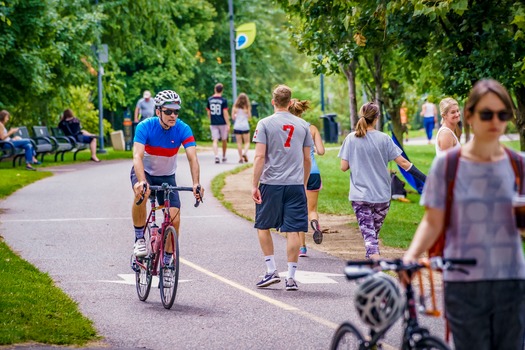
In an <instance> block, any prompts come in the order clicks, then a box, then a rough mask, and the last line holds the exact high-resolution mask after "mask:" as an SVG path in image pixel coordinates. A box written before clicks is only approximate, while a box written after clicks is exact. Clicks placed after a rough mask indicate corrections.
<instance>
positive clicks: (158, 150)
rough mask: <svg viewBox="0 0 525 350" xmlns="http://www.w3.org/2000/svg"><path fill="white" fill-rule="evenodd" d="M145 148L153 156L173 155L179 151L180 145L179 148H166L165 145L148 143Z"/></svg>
mask: <svg viewBox="0 0 525 350" xmlns="http://www.w3.org/2000/svg"><path fill="white" fill-rule="evenodd" d="M145 150H146V152H147V153H148V154H150V155H152V156H160V157H173V156H174V155H176V154H177V153H179V147H177V148H165V147H155V146H149V145H146V147H145Z"/></svg>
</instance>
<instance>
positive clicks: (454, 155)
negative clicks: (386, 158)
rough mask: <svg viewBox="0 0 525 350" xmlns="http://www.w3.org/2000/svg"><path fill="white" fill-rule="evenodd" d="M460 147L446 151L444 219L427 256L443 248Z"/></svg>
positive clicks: (431, 255) (436, 253)
mask: <svg viewBox="0 0 525 350" xmlns="http://www.w3.org/2000/svg"><path fill="white" fill-rule="evenodd" d="M460 156H461V148H456V149H452V150H450V151H449V152H447V155H446V163H445V195H446V197H445V221H444V224H443V229H442V231H441V234H440V235H439V237H438V239H437V241H436V242H435V243H434V245H433V246H432V247H431V248H430V249H429V250H428V256H429V257H434V256H443V250H444V249H445V233H446V231H447V228H448V226H449V225H450V214H451V212H452V201H453V200H454V184H455V182H456V173H457V171H458V164H459V157H460Z"/></svg>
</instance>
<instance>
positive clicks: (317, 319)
mask: <svg viewBox="0 0 525 350" xmlns="http://www.w3.org/2000/svg"><path fill="white" fill-rule="evenodd" d="M180 262H181V263H183V264H184V265H186V266H189V267H191V268H193V269H195V270H197V271H200V272H202V273H204V274H206V275H208V276H210V277H213V278H215V279H217V280H219V281H221V282H223V283H225V284H227V285H230V286H232V287H234V288H237V289H239V290H240V291H243V292H245V293H247V294H250V295H251V296H254V297H256V298H258V299H261V300H262V301H265V302H267V303H269V304H272V305H274V306H277V307H279V308H281V309H283V310H286V311H290V312H293V313H295V314H297V315H300V316H302V317H304V318H307V319H309V320H311V321H314V322H317V323H320V324H322V325H323V326H326V327H328V328H331V329H333V330H336V329H337V328H339V325H338V324H336V323H334V322H331V321H329V320H326V319H324V318H322V317H319V316H317V315H314V314H312V313H310V312H308V311H304V310H301V309H299V308H296V307H295V306H292V305H289V304H286V303H283V302H282V301H279V300H276V299H273V298H270V297H268V296H266V295H263V294H261V293H258V292H256V291H254V290H252V289H249V288H246V287H244V286H242V285H240V284H238V283H236V282H233V281H230V280H229V279H227V278H224V277H222V276H219V275H217V274H216V273H213V272H211V271H208V270H206V269H205V268H203V267H201V266H199V265H196V264H194V263H192V262H190V261H188V260H186V259H184V258H180ZM298 272H299V271H298ZM321 274H322V273H321ZM324 275H332V276H339V275H337V274H324ZM314 283H315V282H314ZM336 283H337V282H336ZM382 345H383V349H385V350H395V349H396V348H395V347H393V346H391V345H389V344H387V343H384V342H383V343H382Z"/></svg>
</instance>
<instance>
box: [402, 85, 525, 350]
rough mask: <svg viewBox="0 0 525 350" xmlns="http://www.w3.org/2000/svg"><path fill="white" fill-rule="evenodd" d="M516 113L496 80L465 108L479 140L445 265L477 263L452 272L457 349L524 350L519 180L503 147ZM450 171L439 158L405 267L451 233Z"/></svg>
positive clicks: (460, 173)
mask: <svg viewBox="0 0 525 350" xmlns="http://www.w3.org/2000/svg"><path fill="white" fill-rule="evenodd" d="M513 111H514V107H513V102H512V99H511V98H510V96H509V93H508V92H507V90H506V89H505V88H504V87H503V86H502V85H501V84H500V83H498V82H497V81H495V80H481V81H479V82H477V83H476V84H475V85H474V87H473V88H472V90H471V92H470V95H469V98H468V100H467V103H466V105H465V121H466V122H467V123H468V124H469V125H470V126H471V128H472V132H473V133H474V135H475V137H474V138H473V139H472V140H470V141H469V142H468V143H466V144H465V145H464V146H463V147H462V148H461V149H460V153H459V162H458V165H457V172H456V175H455V183H454V184H453V199H452V203H451V205H450V206H449V208H450V215H449V220H450V224H449V225H448V226H447V228H446V232H445V247H444V251H443V255H444V257H445V258H474V259H476V261H477V263H476V265H475V266H469V267H465V270H467V271H468V274H464V273H460V272H459V271H445V272H444V280H445V288H444V294H445V299H444V300H445V310H446V317H447V320H448V321H449V324H450V329H451V331H452V335H453V337H454V343H455V347H456V349H457V350H462V349H509V350H512V349H514V350H518V349H519V350H523V345H524V344H523V341H524V337H525V259H524V256H523V249H522V244H521V239H520V233H519V231H518V228H517V225H516V219H515V215H514V213H513V208H512V198H513V196H514V195H515V192H516V183H515V182H516V181H515V179H516V176H515V173H514V170H513V168H512V163H511V159H510V158H509V156H508V154H507V152H506V151H505V149H504V146H503V145H502V144H501V143H500V141H499V139H500V136H501V135H502V134H503V133H504V132H505V128H506V127H507V123H508V122H509V121H510V120H511V119H512V118H513V117H514V113H513ZM522 158H523V157H522ZM519 160H521V162H523V159H519ZM446 166H447V156H438V157H436V158H435V159H434V163H433V164H432V167H431V170H430V174H429V175H428V177H427V181H426V183H425V188H424V190H423V195H422V197H421V204H422V205H424V206H425V209H426V210H425V215H424V217H423V220H422V221H421V223H420V224H419V227H418V228H417V231H416V234H415V236H414V239H413V241H412V243H411V245H410V247H409V249H408V251H407V252H406V254H405V256H404V258H403V260H404V261H405V262H413V261H415V260H416V259H417V258H418V257H419V256H420V255H421V254H422V253H423V252H425V251H427V250H428V249H429V248H430V247H431V246H432V245H433V243H434V242H435V241H436V240H437V238H438V237H439V236H440V234H441V232H442V230H443V228H444V222H445V219H446V218H445V210H446V199H445V193H446V190H445V188H446V186H447V185H446V182H447V181H446V175H445V174H446V169H445V168H446Z"/></svg>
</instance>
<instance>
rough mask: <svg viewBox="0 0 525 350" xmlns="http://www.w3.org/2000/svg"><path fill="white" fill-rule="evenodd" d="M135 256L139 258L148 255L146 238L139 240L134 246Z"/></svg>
mask: <svg viewBox="0 0 525 350" xmlns="http://www.w3.org/2000/svg"><path fill="white" fill-rule="evenodd" d="M133 254H135V256H137V257H142V256H146V255H148V251H147V249H146V241H145V240H144V238H139V239H137V241H136V242H135V245H134V246H133Z"/></svg>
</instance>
